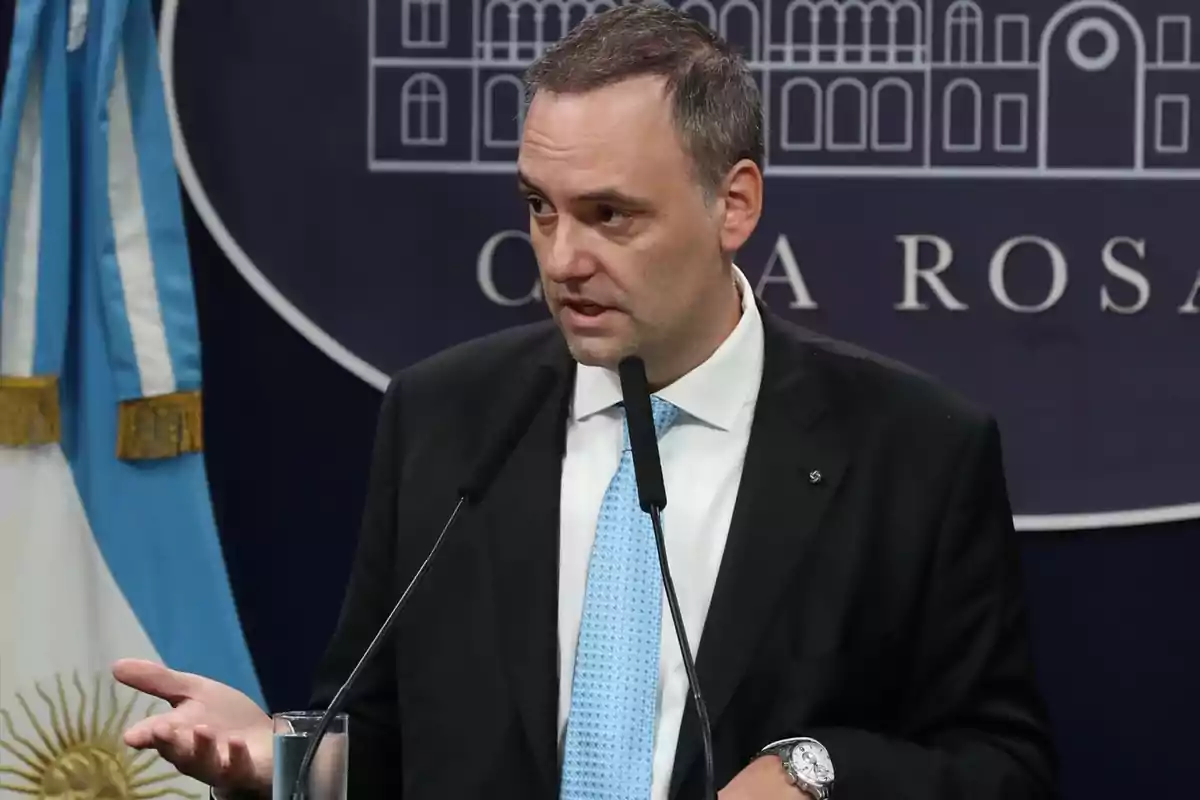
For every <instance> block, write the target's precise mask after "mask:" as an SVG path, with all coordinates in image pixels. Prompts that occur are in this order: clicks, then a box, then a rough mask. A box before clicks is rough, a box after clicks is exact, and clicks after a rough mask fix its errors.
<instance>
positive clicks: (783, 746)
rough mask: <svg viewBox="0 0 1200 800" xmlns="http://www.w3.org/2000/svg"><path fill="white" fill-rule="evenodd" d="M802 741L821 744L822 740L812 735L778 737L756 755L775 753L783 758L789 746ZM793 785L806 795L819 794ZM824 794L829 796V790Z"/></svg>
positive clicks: (759, 756) (785, 767) (814, 796)
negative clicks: (818, 740)
mask: <svg viewBox="0 0 1200 800" xmlns="http://www.w3.org/2000/svg"><path fill="white" fill-rule="evenodd" d="M801 742H816V743H817V744H820V742H817V740H816V739H813V738H812V737H811V736H790V737H788V738H786V739H777V740H776V741H774V742H771V743H770V744H768V745H766V746H765V747H763V748H762V749H761V750H759V751H758V753H756V754H755V756H754V757H755V758H761V757H762V756H768V755H773V756H780V758H781V759H782V753H783V751H785V750H788V749H789V748H792V747H795V746H796V745H798V744H800V743H801ZM822 746H823V745H822ZM784 770H785V771H787V765H786V763H785V764H784ZM788 776H789V778H790V777H791V773H790V772H789V774H788ZM793 785H795V786H796V788H797V789H799V790H800V791H801V792H802V793H803V794H804V796H805V797H813V798H816V797H817V795H814V794H813V793H812V792H810V791H808V790H807V789H805V788H803V787H801V786H799V785H796V784H793ZM823 796H824V797H828V796H829V794H828V792H826V793H824V795H823Z"/></svg>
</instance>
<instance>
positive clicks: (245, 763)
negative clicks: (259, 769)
mask: <svg viewBox="0 0 1200 800" xmlns="http://www.w3.org/2000/svg"><path fill="white" fill-rule="evenodd" d="M228 747H229V763H228V767H229V774H230V775H231V776H233V777H234V779H235V780H239V781H240V780H249V779H252V778H254V777H255V768H254V759H253V758H252V757H251V756H250V747H249V745H247V744H246V740H245V739H243V738H242V737H240V736H230V737H229V742H228Z"/></svg>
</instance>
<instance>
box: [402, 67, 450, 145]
mask: <svg viewBox="0 0 1200 800" xmlns="http://www.w3.org/2000/svg"><path fill="white" fill-rule="evenodd" d="M446 106H447V102H446V84H444V83H442V79H441V78H439V77H438V76H437V75H430V74H429V73H428V72H419V73H417V74H416V75H413V76H412V77H410V78H409V79H408V80H406V81H405V82H404V86H403V87H401V89H400V141H401V143H403V144H404V145H405V146H413V147H442V146H444V145H445V144H446V135H447V131H446Z"/></svg>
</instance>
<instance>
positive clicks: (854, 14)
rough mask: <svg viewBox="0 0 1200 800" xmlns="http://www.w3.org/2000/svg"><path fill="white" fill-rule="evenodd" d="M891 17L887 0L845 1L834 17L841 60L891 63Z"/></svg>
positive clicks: (893, 33) (892, 14)
mask: <svg viewBox="0 0 1200 800" xmlns="http://www.w3.org/2000/svg"><path fill="white" fill-rule="evenodd" d="M895 14H896V12H895V9H893V8H892V6H891V5H890V4H889V3H888V2H887V0H846V2H845V3H844V4H843V5H842V10H841V13H840V16H839V18H838V21H839V27H840V31H839V38H838V42H839V43H840V44H841V45H843V50H842V53H843V55H842V59H843V60H845V61H850V62H855V63H865V62H876V63H881V62H883V61H888V60H892V58H891V56H890V53H891V46H892V44H893V41H892V40H893V39H894V38H895Z"/></svg>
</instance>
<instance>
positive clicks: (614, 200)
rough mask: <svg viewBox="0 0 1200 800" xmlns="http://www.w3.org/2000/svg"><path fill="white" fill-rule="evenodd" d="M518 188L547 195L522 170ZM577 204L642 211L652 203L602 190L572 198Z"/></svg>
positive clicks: (610, 189) (621, 193) (617, 190)
mask: <svg viewBox="0 0 1200 800" xmlns="http://www.w3.org/2000/svg"><path fill="white" fill-rule="evenodd" d="M517 186H518V188H519V190H520V191H522V192H530V191H531V192H535V193H537V194H540V195H542V196H543V197H544V196H545V195H546V192H545V191H544V190H542V189H541V187H539V186H538V185H537V184H536V183H534V182H533V181H531V180H530V179H529V176H528V175H526V174H525V173H523V172H521V171H520V170H518V171H517ZM571 199H572V200H573V201H576V202H585V203H604V204H607V205H614V206H622V207H624V208H629V209H633V210H641V209H648V208H650V202H649V201H648V200H645V199H643V198H640V197H635V196H634V195H631V194H628V193H626V192H622V191H620V190H619V189H613V188H602V189H595V190H593V191H590V192H584V193H583V194H581V195H576V196H575V197H572V198H571Z"/></svg>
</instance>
